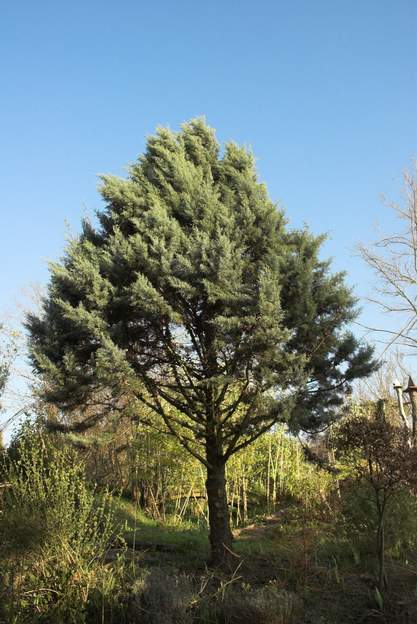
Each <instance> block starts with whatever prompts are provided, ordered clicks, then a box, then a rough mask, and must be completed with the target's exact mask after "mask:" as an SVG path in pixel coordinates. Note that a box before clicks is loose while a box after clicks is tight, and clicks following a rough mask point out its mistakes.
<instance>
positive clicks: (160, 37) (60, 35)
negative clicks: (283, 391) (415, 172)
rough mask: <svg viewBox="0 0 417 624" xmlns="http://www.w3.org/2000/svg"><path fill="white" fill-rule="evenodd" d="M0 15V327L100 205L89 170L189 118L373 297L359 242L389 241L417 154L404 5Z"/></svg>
mask: <svg viewBox="0 0 417 624" xmlns="http://www.w3.org/2000/svg"><path fill="white" fill-rule="evenodd" d="M1 4H2V6H1V19H0V64H1V87H2V89H1V91H2V97H1V99H0V111H1V115H0V137H1V139H0V161H1V162H0V178H1V180H0V181H1V185H0V194H1V195H0V232H1V234H0V236H1V245H0V263H1V264H0V266H1V287H0V315H1V313H4V311H10V310H12V309H13V307H14V305H15V302H16V300H21V299H22V295H21V291H22V289H25V288H27V286H28V285H29V284H31V283H41V284H45V283H46V281H47V279H48V271H47V260H49V259H56V258H58V257H59V256H60V254H61V253H62V250H63V246H64V238H65V235H66V232H67V228H66V225H65V222H66V221H67V222H69V224H70V226H71V229H72V231H77V229H78V227H79V223H80V218H81V217H82V216H83V215H84V214H85V213H86V211H87V212H89V213H91V212H93V211H94V210H95V209H97V208H99V207H100V198H99V196H98V194H97V191H96V187H97V177H96V176H97V174H98V173H102V172H109V173H115V174H120V175H124V174H125V166H126V165H127V164H128V163H129V162H131V161H133V160H134V159H135V158H136V157H137V156H138V154H139V153H140V152H141V151H142V150H143V148H144V145H145V139H146V136H147V135H149V134H150V133H152V132H153V131H154V130H155V128H156V126H158V125H168V126H170V127H171V128H173V129H177V128H178V127H179V125H180V123H181V122H182V121H184V120H187V119H189V118H191V117H194V116H198V115H205V116H206V118H207V121H208V123H209V124H210V125H212V126H213V127H215V128H216V129H217V132H218V138H219V139H220V140H221V141H222V142H223V141H226V140H230V139H233V140H235V141H237V142H239V143H244V144H247V145H248V146H249V147H250V148H251V149H252V150H253V152H254V154H255V155H256V157H257V162H258V170H259V174H260V177H261V178H262V180H264V181H265V182H266V184H267V186H268V189H269V192H270V195H271V197H272V199H273V200H275V201H277V202H278V201H279V202H281V204H282V205H284V206H285V207H286V210H287V215H288V218H289V220H290V223H291V224H292V225H294V226H299V225H301V224H302V223H307V224H308V225H309V226H310V227H311V229H312V230H313V231H314V232H317V233H318V232H323V231H326V232H328V233H329V241H328V242H327V243H326V245H325V248H324V250H323V254H324V256H332V257H333V258H334V267H335V268H336V269H338V270H339V269H346V270H348V272H349V275H348V281H349V283H350V284H352V285H354V286H355V288H356V292H357V294H358V295H360V296H362V295H365V294H366V293H367V292H368V291H369V287H370V284H371V281H372V279H371V277H372V276H371V274H370V273H369V271H368V270H367V269H366V268H364V266H363V264H362V262H361V261H360V260H359V259H357V258H355V257H354V256H353V249H354V246H355V244H356V243H357V242H358V241H359V240H365V241H370V240H372V239H373V238H375V236H376V235H377V233H376V232H375V225H376V224H377V223H380V224H381V226H382V227H383V228H385V229H387V230H388V231H389V230H390V229H392V227H393V224H394V220H393V218H392V216H391V213H390V212H389V210H388V209H387V208H385V207H383V206H382V204H381V201H380V194H381V193H382V192H383V193H385V194H386V195H388V196H391V197H394V198H395V197H396V196H398V193H399V190H400V186H401V174H402V171H403V169H404V168H405V167H407V166H410V164H411V161H412V159H413V158H414V157H415V156H416V154H417V115H416V112H417V111H416V103H417V79H416V74H417V71H416V69H417V54H416V23H417V4H416V2H415V1H414V0H395V1H394V0H356V1H355V0H354V1H352V0H350V1H348V0H331V1H330V0H315V1H312V0H304V1H297V0H291V1H290V0H286V1H279V0H277V1H266V0H258V1H257V2H254V1H252V2H247V1H245V0H241V1H239V2H232V1H227V0H225V1H223V2H220V1H211V2H204V3H203V2H198V1H196V0H194V1H193V2H191V1H184V0H176V1H175V2H174V1H171V2H168V1H166V2H162V1H160V0H154V1H153V2H145V1H139V0H137V1H132V0H131V1H126V0H119V1H118V2H115V1H114V0H113V2H108V1H106V0H102V1H100V2H97V1H94V0H84V1H83V2H81V1H79V0H73V1H72V2H56V1H54V2H48V1H43V0H39V1H38V2H33V1H30V0H26V1H25V0H20V1H19V0H15V2H11V1H10V0H9V1H8V2H7V1H6V0H5V1H4V2H2V3H1ZM375 314H376V313H375V312H373V311H372V310H371V309H370V308H368V307H366V305H365V304H364V314H363V320H364V321H365V322H369V323H371V322H373V321H374V320H375V318H376V317H375Z"/></svg>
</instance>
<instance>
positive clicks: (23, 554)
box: [0, 425, 123, 624]
mask: <svg viewBox="0 0 417 624" xmlns="http://www.w3.org/2000/svg"><path fill="white" fill-rule="evenodd" d="M3 473H4V475H5V477H6V480H7V481H8V482H10V487H9V488H7V490H6V492H5V495H4V497H3V510H2V522H1V527H0V540H1V541H0V543H1V544H2V546H1V550H0V572H1V576H2V587H1V595H0V597H1V604H2V607H1V608H2V613H1V616H2V617H3V618H5V620H6V621H7V622H16V623H17V622H19V623H20V622H22V623H24V622H68V623H74V624H75V623H77V624H81V623H82V622H85V621H87V619H86V618H87V613H89V614H90V616H91V614H92V613H93V612H94V610H95V609H96V610H100V611H102V610H103V608H106V609H109V610H110V611H111V609H112V608H113V606H114V604H115V601H116V602H117V600H116V598H114V599H113V598H111V599H109V595H110V593H111V592H113V591H114V589H115V576H119V577H120V575H121V574H122V573H123V572H122V565H121V564H120V561H119V562H118V563H117V564H116V566H113V567H109V566H107V565H105V555H106V552H107V549H108V547H109V544H110V542H111V539H112V537H113V534H114V526H113V517H112V514H111V511H110V505H109V496H108V495H106V494H105V495H103V496H101V497H98V496H96V495H95V493H94V491H92V489H91V488H90V487H89V486H88V484H87V482H86V480H85V477H84V473H83V466H82V464H80V463H79V461H78V460H77V458H76V456H75V454H74V453H73V452H72V451H71V450H70V449H67V448H65V447H63V448H58V447H57V446H56V445H54V444H53V443H52V441H51V439H50V438H49V437H48V436H47V435H45V434H43V433H42V432H41V431H39V430H38V429H37V428H36V427H33V426H30V425H24V427H23V429H22V431H21V432H20V434H19V436H18V439H17V442H15V444H14V448H13V452H12V453H10V454H9V455H8V456H7V457H6V460H5V465H4V468H3ZM116 597H117V592H116ZM89 621H91V620H89ZM106 621H109V618H107V619H106Z"/></svg>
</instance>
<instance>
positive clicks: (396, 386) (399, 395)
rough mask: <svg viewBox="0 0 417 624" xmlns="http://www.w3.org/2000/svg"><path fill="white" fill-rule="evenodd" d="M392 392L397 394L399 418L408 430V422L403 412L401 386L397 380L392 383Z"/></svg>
mask: <svg viewBox="0 0 417 624" xmlns="http://www.w3.org/2000/svg"><path fill="white" fill-rule="evenodd" d="M393 386H394V390H395V392H396V394H397V401H398V407H399V410H400V415H401V418H402V420H403V423H404V425H405V426H406V427H407V429H408V420H407V416H406V415H405V410H404V401H403V385H402V383H401V382H400V381H398V379H396V380H395V381H394V384H393Z"/></svg>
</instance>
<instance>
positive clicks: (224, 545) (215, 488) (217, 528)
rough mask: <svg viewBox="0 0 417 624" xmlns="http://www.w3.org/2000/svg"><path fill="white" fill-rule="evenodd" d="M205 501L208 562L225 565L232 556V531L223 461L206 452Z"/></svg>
mask: <svg viewBox="0 0 417 624" xmlns="http://www.w3.org/2000/svg"><path fill="white" fill-rule="evenodd" d="M207 455H208V457H207V459H208V462H209V466H208V467H207V480H206V489H207V502H208V509H209V526H210V549H211V559H210V564H211V565H213V566H225V565H227V563H228V562H230V560H231V558H232V556H233V555H232V552H231V551H232V540H233V536H232V531H231V529H230V518H229V508H228V505H227V497H226V479H225V462H224V460H223V458H221V457H218V456H217V457H216V456H215V455H214V454H211V453H207Z"/></svg>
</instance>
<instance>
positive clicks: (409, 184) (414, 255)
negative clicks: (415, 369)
mask: <svg viewBox="0 0 417 624" xmlns="http://www.w3.org/2000/svg"><path fill="white" fill-rule="evenodd" d="M404 194H405V200H404V203H403V205H399V204H396V203H390V204H389V205H390V206H391V207H392V208H393V210H394V211H395V212H396V214H397V217H398V219H399V221H400V223H401V226H402V227H401V229H400V231H399V233H394V234H390V235H389V236H386V237H384V238H381V239H380V240H379V241H377V242H376V243H374V244H373V245H372V246H370V247H368V246H366V245H364V244H363V243H362V244H360V245H359V246H358V249H359V253H360V255H361V257H362V258H363V260H364V261H365V262H366V263H367V264H368V265H369V266H370V267H371V268H372V269H373V270H374V272H375V274H376V277H377V279H378V286H377V288H376V289H375V290H376V293H377V295H376V297H375V298H370V299H369V301H371V302H373V303H376V304H377V305H378V306H379V307H380V308H381V309H382V310H383V311H384V312H387V313H393V314H395V316H396V319H397V322H398V329H395V330H389V329H385V328H376V327H372V328H368V329H371V330H373V331H377V332H380V333H381V334H382V335H383V336H384V342H385V343H386V349H388V348H389V347H391V346H392V345H394V344H397V345H401V346H403V347H404V346H405V347H408V348H411V349H412V350H414V349H416V347H417V163H415V164H414V167H413V170H412V172H411V173H410V172H405V173H404ZM386 349H385V350H386Z"/></svg>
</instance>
